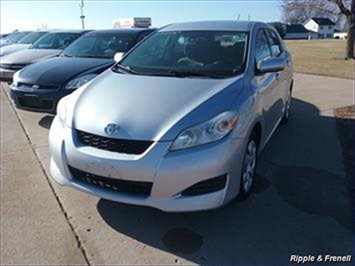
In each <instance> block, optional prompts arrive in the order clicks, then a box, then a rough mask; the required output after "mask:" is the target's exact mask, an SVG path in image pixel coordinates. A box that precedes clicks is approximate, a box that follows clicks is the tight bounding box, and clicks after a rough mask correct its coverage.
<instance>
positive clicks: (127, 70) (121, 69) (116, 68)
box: [113, 64, 140, 75]
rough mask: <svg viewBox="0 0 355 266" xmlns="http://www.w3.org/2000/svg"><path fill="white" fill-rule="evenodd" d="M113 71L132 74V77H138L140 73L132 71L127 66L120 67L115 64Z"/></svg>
mask: <svg viewBox="0 0 355 266" xmlns="http://www.w3.org/2000/svg"><path fill="white" fill-rule="evenodd" d="M113 69H114V70H116V71H117V70H118V71H121V72H125V73H129V74H133V75H140V73H138V72H137V71H134V70H133V69H131V68H130V67H129V66H122V65H120V64H116V65H114V67H113Z"/></svg>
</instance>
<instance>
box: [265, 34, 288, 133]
mask: <svg viewBox="0 0 355 266" xmlns="http://www.w3.org/2000/svg"><path fill="white" fill-rule="evenodd" d="M265 33H266V36H267V39H268V42H269V46H270V50H271V56H272V57H275V58H282V59H284V60H285V69H284V70H281V71H278V72H276V73H275V75H276V83H277V84H276V86H275V89H274V92H273V103H272V105H271V107H270V112H271V116H272V124H273V125H275V126H276V123H278V122H279V120H280V119H281V118H282V116H283V115H284V106H285V104H286V101H287V98H288V95H289V87H290V85H289V82H288V81H289V77H288V69H287V68H289V63H287V62H289V59H287V58H286V57H287V52H286V51H285V50H284V49H283V46H282V45H281V40H280V39H279V37H278V35H277V33H276V32H275V30H272V29H265Z"/></svg>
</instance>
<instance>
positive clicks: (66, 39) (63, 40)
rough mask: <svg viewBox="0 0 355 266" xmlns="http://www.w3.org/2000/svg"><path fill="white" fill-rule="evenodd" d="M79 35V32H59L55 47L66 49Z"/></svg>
mask: <svg viewBox="0 0 355 266" xmlns="http://www.w3.org/2000/svg"><path fill="white" fill-rule="evenodd" d="M79 36H80V34H79V33H59V34H58V38H57V40H56V43H55V44H54V47H53V49H65V48H66V47H67V46H69V45H70V44H71V43H72V42H73V41H75V40H76V39H77V38H78V37H79Z"/></svg>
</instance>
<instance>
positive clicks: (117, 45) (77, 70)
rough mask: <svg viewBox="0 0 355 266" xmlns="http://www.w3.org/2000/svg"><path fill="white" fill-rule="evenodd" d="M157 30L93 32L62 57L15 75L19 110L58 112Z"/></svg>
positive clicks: (15, 93) (38, 64)
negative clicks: (117, 58)
mask: <svg viewBox="0 0 355 266" xmlns="http://www.w3.org/2000/svg"><path fill="white" fill-rule="evenodd" d="M153 31H154V29H115V30H97V31H92V32H89V33H87V34H85V35H84V36H82V37H81V38H79V39H78V40H76V41H75V42H73V43H72V44H71V45H70V46H69V47H67V48H66V49H65V50H64V51H63V52H62V53H61V54H60V55H59V56H58V57H55V58H51V59H46V60H42V61H40V62H37V63H35V64H32V65H30V66H28V67H26V68H24V69H22V70H21V71H19V72H17V73H16V74H15V76H14V82H13V84H12V85H11V97H12V99H13V101H14V103H15V105H16V106H17V107H18V108H21V109H26V110H32V111H43V112H49V113H52V112H55V110H56V106H57V103H58V101H59V100H60V99H61V98H62V97H64V96H66V95H68V94H70V93H71V92H72V91H73V90H75V89H77V88H79V87H81V86H82V85H84V84H85V83H87V82H88V81H90V80H92V79H93V78H95V77H96V76H97V75H99V74H100V73H101V72H103V71H104V70H106V69H108V68H109V67H110V66H112V65H113V64H114V56H115V54H120V53H125V52H127V51H128V50H130V49H131V48H132V47H133V46H134V45H135V44H136V43H138V42H139V41H140V40H142V39H143V38H144V37H145V36H147V35H149V34H150V33H151V32H153Z"/></svg>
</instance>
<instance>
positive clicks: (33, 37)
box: [18, 31, 47, 44]
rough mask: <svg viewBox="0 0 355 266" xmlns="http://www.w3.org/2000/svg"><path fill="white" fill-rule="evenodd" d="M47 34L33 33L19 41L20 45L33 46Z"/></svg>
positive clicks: (41, 32)
mask: <svg viewBox="0 0 355 266" xmlns="http://www.w3.org/2000/svg"><path fill="white" fill-rule="evenodd" d="M46 33H47V32H44V31H40V32H39V31H37V32H31V33H29V34H27V35H26V36H25V37H23V38H22V39H21V40H19V41H18V43H19V44H32V43H34V42H35V41H37V40H38V39H39V38H41V37H42V36H43V35H44V34H46Z"/></svg>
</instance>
